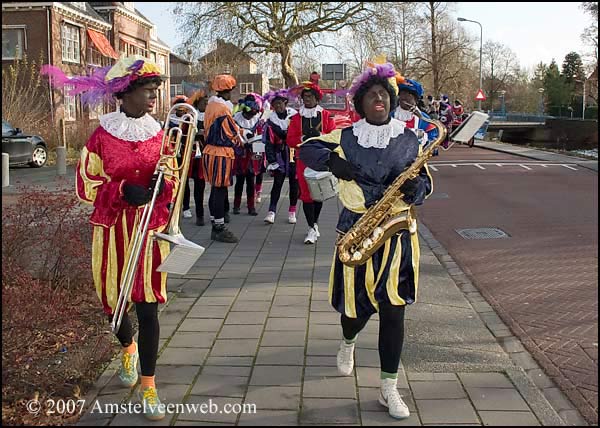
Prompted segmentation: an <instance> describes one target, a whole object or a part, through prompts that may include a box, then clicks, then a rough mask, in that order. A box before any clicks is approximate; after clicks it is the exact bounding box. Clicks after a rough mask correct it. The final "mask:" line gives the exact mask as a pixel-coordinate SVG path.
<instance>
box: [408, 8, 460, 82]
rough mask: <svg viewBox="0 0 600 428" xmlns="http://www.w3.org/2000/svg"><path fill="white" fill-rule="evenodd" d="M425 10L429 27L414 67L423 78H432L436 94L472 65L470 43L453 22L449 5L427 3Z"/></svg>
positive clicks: (425, 18) (424, 17) (424, 30)
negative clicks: (419, 71) (426, 76)
mask: <svg viewBox="0 0 600 428" xmlns="http://www.w3.org/2000/svg"><path fill="white" fill-rule="evenodd" d="M423 9H424V13H423V16H422V19H424V21H425V22H426V24H427V28H426V29H423V34H424V35H423V37H422V40H421V46H420V49H419V55H416V56H415V57H414V59H415V67H416V68H417V69H420V70H421V74H422V76H425V75H428V74H429V75H431V81H432V86H433V92H434V93H436V94H439V93H440V92H441V91H442V90H444V88H446V87H447V86H449V85H450V83H451V82H453V81H456V79H458V78H459V76H460V75H461V72H463V71H464V70H465V69H468V68H470V67H471V66H472V63H471V62H470V61H469V58H471V57H472V52H471V51H470V50H471V48H470V46H471V40H470V39H469V38H468V37H467V35H466V34H465V33H464V31H462V29H460V28H457V26H456V25H455V24H454V22H453V21H452V20H450V18H449V15H448V11H447V9H448V4H447V3H444V2H427V3H426V4H425V5H424V8H423Z"/></svg>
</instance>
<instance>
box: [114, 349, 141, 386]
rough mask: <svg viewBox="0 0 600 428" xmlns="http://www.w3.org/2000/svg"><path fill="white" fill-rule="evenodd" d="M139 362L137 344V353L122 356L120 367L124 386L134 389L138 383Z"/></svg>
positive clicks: (120, 375)
mask: <svg viewBox="0 0 600 428" xmlns="http://www.w3.org/2000/svg"><path fill="white" fill-rule="evenodd" d="M137 362H138V350H137V344H136V346H135V352H134V353H133V354H130V353H128V352H123V355H122V356H121V367H119V379H120V380H121V384H122V385H123V386H126V387H128V388H132V387H133V386H135V384H136V383H137V381H138V372H137Z"/></svg>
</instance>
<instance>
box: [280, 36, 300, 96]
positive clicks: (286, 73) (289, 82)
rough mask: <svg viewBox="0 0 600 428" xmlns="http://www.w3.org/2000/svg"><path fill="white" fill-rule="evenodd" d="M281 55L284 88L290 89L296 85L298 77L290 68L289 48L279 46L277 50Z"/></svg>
mask: <svg viewBox="0 0 600 428" xmlns="http://www.w3.org/2000/svg"><path fill="white" fill-rule="evenodd" d="M279 54H280V55H281V74H282V75H283V81H284V84H285V87H286V88H290V87H292V86H295V85H297V84H298V76H296V72H295V71H294V67H292V50H291V48H290V46H281V47H280V48H279Z"/></svg>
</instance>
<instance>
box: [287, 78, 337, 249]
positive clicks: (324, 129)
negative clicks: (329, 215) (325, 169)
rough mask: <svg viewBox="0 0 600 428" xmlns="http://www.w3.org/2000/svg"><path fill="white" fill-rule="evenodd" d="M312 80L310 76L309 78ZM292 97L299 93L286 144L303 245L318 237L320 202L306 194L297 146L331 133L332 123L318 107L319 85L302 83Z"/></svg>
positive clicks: (295, 89) (330, 118) (321, 108)
mask: <svg viewBox="0 0 600 428" xmlns="http://www.w3.org/2000/svg"><path fill="white" fill-rule="evenodd" d="M311 77H312V76H311ZM292 91H293V93H296V92H298V91H299V92H300V94H299V95H300V98H301V100H302V106H301V107H300V111H299V112H298V114H296V115H294V116H293V117H292V118H291V120H290V126H289V128H288V135H287V143H288V145H289V147H290V148H292V149H295V151H296V153H295V156H296V177H297V178H298V185H299V188H300V199H301V200H302V210H303V211H304V216H305V217H306V222H307V223H308V233H307V234H306V237H305V238H304V243H305V244H314V243H315V242H317V239H318V237H319V236H320V235H321V234H320V232H319V226H318V222H319V214H320V213H321V209H322V208H323V202H318V201H313V200H312V198H311V196H310V192H309V190H308V184H307V183H306V179H305V178H304V169H305V166H304V163H303V162H302V160H300V159H298V156H299V152H300V150H299V149H298V146H299V145H300V144H301V143H302V142H303V141H304V140H305V139H306V138H310V137H317V136H319V135H322V134H329V133H330V132H331V131H333V130H334V129H335V122H334V121H333V118H332V117H331V115H330V113H329V112H328V111H327V110H325V109H323V107H321V106H320V105H319V102H320V101H321V99H322V98H323V92H322V91H321V88H320V87H319V85H317V84H316V83H315V82H314V81H313V82H304V83H302V84H301V85H299V86H298V87H295V88H293V89H292Z"/></svg>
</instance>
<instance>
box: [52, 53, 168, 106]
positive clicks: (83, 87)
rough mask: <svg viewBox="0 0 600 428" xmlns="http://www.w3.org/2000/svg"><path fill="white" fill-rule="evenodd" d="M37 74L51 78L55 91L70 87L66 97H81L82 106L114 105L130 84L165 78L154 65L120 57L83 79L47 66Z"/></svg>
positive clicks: (137, 59) (137, 57) (144, 61)
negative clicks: (149, 78)
mask: <svg viewBox="0 0 600 428" xmlns="http://www.w3.org/2000/svg"><path fill="white" fill-rule="evenodd" d="M40 73H41V74H42V75H47V76H49V77H50V84H51V85H52V86H53V87H54V88H63V87H64V86H65V85H69V86H71V87H72V89H69V91H68V95H79V94H81V101H82V103H83V104H84V105H89V106H92V107H93V106H96V105H98V104H102V103H103V102H114V98H113V96H114V95H115V94H118V93H120V92H124V91H126V90H127V88H128V87H129V85H131V84H132V83H133V82H135V81H136V80H138V79H140V78H147V77H160V78H161V79H164V78H165V76H163V75H162V74H161V72H160V69H159V68H158V66H157V65H156V64H154V63H153V62H151V61H150V60H148V59H147V58H144V57H141V56H130V57H124V58H121V59H119V60H118V61H117V62H116V64H115V65H112V66H107V67H102V68H97V69H95V70H93V71H91V72H90V73H89V74H86V75H82V76H74V77H69V76H67V75H65V73H64V72H63V71H62V70H61V69H60V68H58V67H56V66H53V65H50V64H46V65H43V66H42V67H41V69H40Z"/></svg>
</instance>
